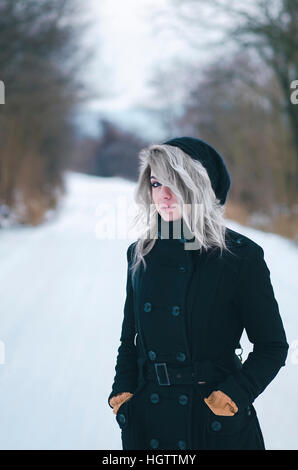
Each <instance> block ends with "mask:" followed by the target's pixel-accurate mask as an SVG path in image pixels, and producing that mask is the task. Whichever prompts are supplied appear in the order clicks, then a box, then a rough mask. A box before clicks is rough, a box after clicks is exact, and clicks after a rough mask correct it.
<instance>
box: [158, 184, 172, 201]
mask: <svg viewBox="0 0 298 470" xmlns="http://www.w3.org/2000/svg"><path fill="white" fill-rule="evenodd" d="M160 196H161V197H162V198H164V197H166V198H170V197H171V196H172V191H171V190H170V188H168V187H167V186H162V188H161V192H160Z"/></svg>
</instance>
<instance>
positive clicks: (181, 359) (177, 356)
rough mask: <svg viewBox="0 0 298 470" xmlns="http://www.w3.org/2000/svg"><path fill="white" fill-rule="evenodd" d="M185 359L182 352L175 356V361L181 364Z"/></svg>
mask: <svg viewBox="0 0 298 470" xmlns="http://www.w3.org/2000/svg"><path fill="white" fill-rule="evenodd" d="M185 358H186V356H185V354H184V353H183V352H179V353H177V355H176V359H177V361H180V362H183V361H185Z"/></svg>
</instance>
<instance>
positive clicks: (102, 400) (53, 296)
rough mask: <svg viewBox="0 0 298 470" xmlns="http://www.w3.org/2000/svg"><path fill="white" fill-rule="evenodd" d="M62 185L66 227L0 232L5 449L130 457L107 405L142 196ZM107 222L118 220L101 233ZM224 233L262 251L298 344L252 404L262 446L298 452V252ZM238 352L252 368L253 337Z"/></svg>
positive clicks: (118, 188)
mask: <svg viewBox="0 0 298 470" xmlns="http://www.w3.org/2000/svg"><path fill="white" fill-rule="evenodd" d="M65 178H66V183H67V188H68V194H67V196H66V197H65V199H64V200H63V201H62V203H61V206H60V208H59V211H58V214H57V215H55V216H54V217H53V218H51V219H49V220H48V221H47V222H45V223H44V224H43V226H41V227H32V228H6V229H3V230H0V259H1V263H0V289H1V291H0V299H1V317H0V318H1V323H0V394H1V401H0V416H1V419H0V448H1V449H122V447H121V439H120V428H119V426H118V424H117V422H116V418H115V415H114V414H113V412H112V409H111V408H110V407H109V406H108V403H107V398H108V395H109V393H110V391H111V386H112V383H113V377H114V367H115V359H116V354H117V349H118V346H119V338H120V328H121V323H122V316H123V306H124V301H125V284H126V268H127V266H126V249H127V247H128V245H129V244H130V243H132V241H134V240H135V239H136V238H135V237H134V236H133V234H132V235H128V234H127V231H126V225H125V224H126V219H127V215H128V216H129V215H130V214H131V212H129V211H130V210H131V208H133V203H132V201H133V199H132V198H133V189H134V188H135V185H134V184H133V183H130V182H126V181H124V180H122V179H120V178H118V179H110V178H97V177H94V176H87V175H83V174H78V173H67V174H66V175H65ZM128 208H130V209H129V211H128ZM107 212H109V213H110V214H111V212H112V217H111V218H110V220H109V221H108V223H107V225H104V226H103V227H101V226H100V225H99V223H100V220H102V217H101V215H105V214H107ZM115 222H116V223H117V225H115ZM227 226H228V227H230V228H231V229H233V230H236V231H238V232H240V233H243V234H244V235H246V236H248V237H250V238H252V239H253V240H254V241H255V242H257V243H258V244H260V245H261V246H262V247H263V249H264V252H265V260H266V262H267V265H268V267H269V269H270V272H271V281H272V284H273V288H274V292H275V296H276V299H277V301H278V304H279V308H280V312H281V316H282V319H283V322H284V326H285V330H286V334H287V339H288V343H289V344H290V349H289V353H288V358H287V363H286V366H285V367H283V368H282V369H281V370H280V372H279V374H278V376H277V377H276V378H275V379H274V381H273V382H272V383H271V384H270V385H269V386H268V387H267V388H266V390H265V391H264V392H263V393H262V394H261V395H260V396H259V397H258V398H257V399H256V400H255V402H254V405H255V407H256V409H257V412H258V415H259V420H260V423H261V427H262V430H263V434H264V439H265V445H266V448H267V449H298V424H297V423H298V405H297V385H298V308H297V304H298V302H297V292H298V276H297V267H298V248H297V247H295V246H294V244H293V243H292V242H290V241H288V240H287V239H285V238H282V237H280V236H277V235H274V234H270V233H262V232H259V231H257V230H254V229H249V228H246V227H243V226H241V225H239V224H237V223H235V222H233V221H232V220H228V221H227ZM115 227H118V231H117V233H116V232H115ZM102 229H106V233H102V232H103V230H102ZM120 230H121V233H120ZM130 233H132V232H130ZM241 342H242V345H243V347H244V355H243V357H244V359H245V358H246V357H247V354H248V353H249V352H250V351H251V350H252V345H251V343H249V341H248V339H247V337H246V335H245V334H244V336H243V338H242V341H241Z"/></svg>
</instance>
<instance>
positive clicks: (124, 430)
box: [116, 398, 133, 450]
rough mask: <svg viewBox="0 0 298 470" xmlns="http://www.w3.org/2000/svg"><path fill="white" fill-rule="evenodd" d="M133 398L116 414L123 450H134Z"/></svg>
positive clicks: (123, 404) (121, 406)
mask: <svg viewBox="0 0 298 470" xmlns="http://www.w3.org/2000/svg"><path fill="white" fill-rule="evenodd" d="M130 400H131V398H130V399H129V400H127V401H125V402H124V403H122V405H120V407H119V409H118V411H117V413H116V421H117V423H118V425H119V427H120V429H121V439H122V448H123V450H128V449H132V448H133V447H132V442H131V423H130V410H129V402H130Z"/></svg>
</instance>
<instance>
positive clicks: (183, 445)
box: [178, 441, 186, 449]
mask: <svg viewBox="0 0 298 470" xmlns="http://www.w3.org/2000/svg"><path fill="white" fill-rule="evenodd" d="M178 447H179V449H186V442H185V441H178Z"/></svg>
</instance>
